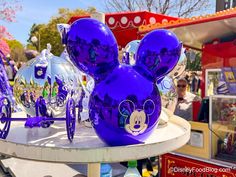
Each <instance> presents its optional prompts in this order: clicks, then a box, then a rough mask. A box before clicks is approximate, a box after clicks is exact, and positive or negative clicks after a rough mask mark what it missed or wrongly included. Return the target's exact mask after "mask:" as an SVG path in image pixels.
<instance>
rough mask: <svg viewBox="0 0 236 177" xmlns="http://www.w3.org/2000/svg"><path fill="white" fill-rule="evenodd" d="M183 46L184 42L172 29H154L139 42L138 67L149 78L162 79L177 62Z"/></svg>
mask: <svg viewBox="0 0 236 177" xmlns="http://www.w3.org/2000/svg"><path fill="white" fill-rule="evenodd" d="M181 48H182V43H180V42H179V40H178V38H177V37H176V35H175V34H174V33H172V32H171V31H168V30H164V29H162V30H153V31H152V32H150V33H148V34H147V35H146V36H144V38H143V39H142V40H141V42H140V44H139V48H138V51H137V53H136V55H135V58H136V59H135V60H136V68H139V70H140V71H141V72H144V73H146V75H147V76H148V77H149V78H151V79H154V80H155V79H157V81H158V80H159V81H160V80H162V79H163V78H164V77H165V75H167V74H168V73H169V72H170V71H171V70H172V69H173V68H174V67H175V65H176V64H177V62H178V60H179V57H180V54H181ZM159 81H158V82H159Z"/></svg>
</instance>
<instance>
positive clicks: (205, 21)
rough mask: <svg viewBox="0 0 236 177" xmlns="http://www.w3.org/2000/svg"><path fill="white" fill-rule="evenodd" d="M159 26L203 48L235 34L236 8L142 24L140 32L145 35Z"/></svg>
mask: <svg viewBox="0 0 236 177" xmlns="http://www.w3.org/2000/svg"><path fill="white" fill-rule="evenodd" d="M159 28H165V29H169V30H171V31H173V32H174V33H175V34H176V35H177V36H178V38H179V39H180V40H181V41H182V42H183V43H184V44H185V45H186V46H190V47H192V48H197V49H201V48H202V46H203V44H205V43H209V42H212V41H214V40H219V39H222V38H226V37H229V36H233V35H235V32H236V8H234V9H228V10H225V11H221V12H217V13H216V14H211V15H206V16H199V17H193V18H189V19H178V20H176V21H173V20H171V21H168V22H165V23H156V24H152V25H145V26H144V25H142V26H140V27H139V32H140V33H141V34H142V35H144V34H145V33H147V32H149V31H152V30H154V29H159Z"/></svg>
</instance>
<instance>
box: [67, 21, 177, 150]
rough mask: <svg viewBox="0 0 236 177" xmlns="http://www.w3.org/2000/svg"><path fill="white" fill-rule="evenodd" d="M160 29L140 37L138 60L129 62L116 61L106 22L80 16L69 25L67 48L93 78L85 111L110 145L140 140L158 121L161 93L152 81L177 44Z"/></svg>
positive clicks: (174, 56)
mask: <svg viewBox="0 0 236 177" xmlns="http://www.w3.org/2000/svg"><path fill="white" fill-rule="evenodd" d="M163 32H164V31H163V30H156V31H154V32H152V33H151V34H149V35H148V39H147V38H144V39H143V40H144V41H143V40H142V41H141V44H142V46H141V47H140V48H139V52H138V55H140V56H141V57H140V56H137V57H138V64H137V65H134V66H130V65H122V64H119V63H118V56H117V44H116V41H115V39H114V36H113V34H112V33H111V31H110V30H109V29H108V28H107V27H106V26H105V25H104V24H102V23H101V22H99V21H96V20H94V19H82V20H78V21H76V22H75V23H73V24H72V26H71V30H70V31H69V33H68V36H67V50H68V52H69V55H70V58H71V59H72V61H73V62H74V63H75V64H76V66H78V68H79V69H81V70H83V71H84V72H86V73H88V74H90V75H91V76H92V77H93V78H94V79H95V80H96V84H95V87H94V90H93V92H92V93H91V96H90V102H89V108H90V110H89V115H90V119H91V121H92V125H93V127H94V129H95V131H96V133H97V135H98V136H99V137H100V138H101V139H102V140H103V141H104V142H106V143H107V144H109V145H112V146H116V145H129V144H137V143H143V142H144V141H145V139H146V138H147V137H148V136H149V135H150V134H151V133H152V131H153V130H154V129H155V128H156V126H157V123H158V119H159V115H160V112H161V99H160V95H159V91H158V88H157V86H156V84H155V81H156V79H159V78H160V77H163V76H164V75H165V74H167V72H168V71H170V70H171V69H172V68H173V66H174V65H175V64H176V62H177V60H178V57H179V56H178V54H180V49H181V47H179V46H181V44H180V43H179V42H178V40H177V38H176V37H175V36H174V35H159V33H161V34H162V33H163ZM166 34H168V32H166ZM171 34H172V33H171ZM150 38H153V40H151V41H150ZM146 39H147V40H146ZM94 40H95V41H96V42H95V43H94ZM145 41H147V43H145ZM163 41H168V42H163ZM170 42H173V43H175V44H171V43H170ZM156 43H163V44H161V45H159V44H156ZM147 44H149V45H150V46H149V47H148V45H147ZM154 45H155V46H156V47H153V46H154ZM158 46H160V48H158ZM170 46H171V47H170ZM174 47H176V48H174ZM161 49H163V50H164V49H165V50H164V53H163V54H162V53H161V52H163V51H162V50H161ZM178 49H179V51H178ZM141 51H143V52H141ZM160 54H161V55H164V56H163V57H162V58H161V59H160V57H159V55H160ZM174 59H176V61H174ZM172 62H174V63H172ZM164 67H165V68H166V69H165V72H163V71H164V70H163V69H162V68H164ZM158 68H159V69H160V71H161V74H160V73H159V72H158ZM150 76H151V77H152V79H150ZM154 78H155V79H154ZM157 138H158V137H157Z"/></svg>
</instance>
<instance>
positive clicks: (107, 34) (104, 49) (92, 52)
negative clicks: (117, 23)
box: [66, 18, 118, 81]
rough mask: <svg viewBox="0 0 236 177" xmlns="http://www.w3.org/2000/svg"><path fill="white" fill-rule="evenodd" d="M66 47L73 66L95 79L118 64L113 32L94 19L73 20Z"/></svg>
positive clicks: (98, 78)
mask: <svg viewBox="0 0 236 177" xmlns="http://www.w3.org/2000/svg"><path fill="white" fill-rule="evenodd" d="M66 48H67V51H68V53H69V55H70V59H71V61H72V62H73V63H74V64H75V66H77V67H78V68H79V69H80V70H81V71H83V72H85V73H87V74H89V75H91V76H92V77H93V78H94V79H95V80H96V81H98V80H100V79H101V78H102V77H103V76H104V75H106V74H107V73H109V72H110V71H111V70H112V69H113V68H114V67H115V66H117V65H118V60H117V58H118V47H117V42H116V39H115V37H114V35H113V33H112V32H111V31H110V29H109V28H108V27H107V26H106V25H105V24H103V23H101V22H99V21H97V20H95V19H91V18H84V19H80V20H77V21H75V22H74V23H73V24H72V25H71V28H70V30H69V32H68V33H67V38H66Z"/></svg>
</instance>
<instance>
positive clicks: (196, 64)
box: [186, 51, 202, 71]
mask: <svg viewBox="0 0 236 177" xmlns="http://www.w3.org/2000/svg"><path fill="white" fill-rule="evenodd" d="M195 54H196V55H195V58H194V59H191V57H190V56H189V55H187V66H186V69H187V70H189V71H201V70H202V68H201V57H202V56H201V52H196V51H195Z"/></svg>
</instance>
